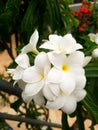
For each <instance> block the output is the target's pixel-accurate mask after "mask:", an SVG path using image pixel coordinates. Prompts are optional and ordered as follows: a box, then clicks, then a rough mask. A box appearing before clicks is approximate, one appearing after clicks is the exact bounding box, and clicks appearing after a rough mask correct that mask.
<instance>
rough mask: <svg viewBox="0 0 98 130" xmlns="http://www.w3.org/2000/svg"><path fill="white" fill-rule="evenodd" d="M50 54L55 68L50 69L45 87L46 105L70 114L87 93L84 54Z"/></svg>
mask: <svg viewBox="0 0 98 130" xmlns="http://www.w3.org/2000/svg"><path fill="white" fill-rule="evenodd" d="M48 56H49V60H50V62H51V63H52V65H53V68H52V69H51V70H50V71H49V73H48V76H47V84H46V85H45V86H44V88H43V94H44V96H45V97H46V99H47V104H46V106H47V107H48V108H50V109H62V110H63V111H64V112H66V113H68V114H70V113H72V112H74V110H75V109H76V106H77V102H78V101H81V100H82V99H83V98H84V97H85V95H86V91H85V90H84V87H85V84H86V77H85V71H84V69H83V65H84V61H85V57H84V54H83V53H82V52H80V51H76V52H73V53H71V54H70V55H69V56H66V55H63V54H59V55H58V54H52V53H48Z"/></svg>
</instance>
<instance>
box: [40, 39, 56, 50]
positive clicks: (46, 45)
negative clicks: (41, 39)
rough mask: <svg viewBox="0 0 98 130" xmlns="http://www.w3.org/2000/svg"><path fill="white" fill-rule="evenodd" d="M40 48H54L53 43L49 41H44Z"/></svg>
mask: <svg viewBox="0 0 98 130" xmlns="http://www.w3.org/2000/svg"><path fill="white" fill-rule="evenodd" d="M40 48H44V49H49V50H55V48H54V45H53V44H52V43H51V42H50V41H46V42H45V43H43V44H42V45H41V46H40Z"/></svg>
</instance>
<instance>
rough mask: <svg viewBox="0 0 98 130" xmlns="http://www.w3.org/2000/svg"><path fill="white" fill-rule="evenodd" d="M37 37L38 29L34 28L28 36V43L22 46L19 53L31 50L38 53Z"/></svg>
mask: <svg viewBox="0 0 98 130" xmlns="http://www.w3.org/2000/svg"><path fill="white" fill-rule="evenodd" d="M38 39H39V35H38V31H37V30H35V31H34V33H33V34H32V35H31V37H30V40H29V43H28V44H27V45H26V46H24V47H23V48H22V50H21V53H28V52H33V53H35V54H38V53H39V52H38V50H37V48H36V45H37V42H38Z"/></svg>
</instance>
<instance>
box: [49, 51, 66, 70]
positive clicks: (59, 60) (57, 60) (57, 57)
mask: <svg viewBox="0 0 98 130" xmlns="http://www.w3.org/2000/svg"><path fill="white" fill-rule="evenodd" d="M48 57H49V60H50V62H51V63H52V64H53V65H54V66H55V67H56V68H58V69H61V66H62V64H64V63H65V61H66V56H65V55H64V54H55V53H51V52H50V53H48Z"/></svg>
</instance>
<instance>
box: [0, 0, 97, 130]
mask: <svg viewBox="0 0 98 130" xmlns="http://www.w3.org/2000/svg"><path fill="white" fill-rule="evenodd" d="M0 2H1V4H0V6H1V10H0V30H1V32H0V43H1V45H2V46H0V49H1V50H4V49H7V51H8V54H9V55H10V57H11V58H12V60H13V63H12V64H11V65H10V66H9V67H8V68H7V73H8V74H9V81H10V82H8V81H7V82H6V81H4V80H0V83H1V84H0V90H2V91H4V92H8V93H9V94H14V95H16V96H17V97H18V100H17V101H16V102H14V103H13V104H11V107H12V108H13V109H15V110H16V111H17V112H20V116H19V117H18V116H14V117H13V116H12V115H6V114H3V113H0V119H1V120H3V119H13V120H18V121H20V124H21V122H26V128H27V129H34V130H37V129H39V130H41V129H47V130H51V129H52V127H58V128H61V129H62V130H66V129H67V130H74V129H75V130H76V128H78V129H79V130H85V126H84V121H85V120H86V119H90V120H91V121H92V123H91V126H90V128H91V130H93V129H94V126H95V125H96V124H97V123H98V101H97V99H98V94H97V90H98V83H97V82H98V81H97V78H98V34H97V29H98V28H97V19H96V17H97V16H98V13H97V11H96V10H97V4H96V3H93V4H92V3H90V2H88V1H84V0H83V2H82V4H83V5H82V7H80V9H79V10H77V11H76V12H73V10H71V8H69V4H70V3H72V1H71V0H70V1H65V0H50V1H49V0H39V1H37V0H26V1H25V0H13V1H12V0H8V1H3V0H1V1H0ZM92 18H93V19H94V21H92ZM81 20H83V21H81ZM88 21H89V23H88ZM90 26H91V27H92V28H91V30H90ZM80 28H82V30H81V29H80ZM81 31H82V32H81ZM13 33H14V34H15V40H16V51H17V56H16V57H14V56H13V52H12V41H11V35H12V34H13ZM13 86H14V87H13ZM20 106H22V107H23V109H25V113H23V112H21V111H20V109H19V107H20ZM50 109H52V110H54V111H55V110H60V111H61V112H62V115H61V116H62V121H61V122H62V124H61V125H59V124H54V123H50V122H48V121H49V120H48V112H49V110H50ZM22 116H25V117H26V118H23V117H22ZM69 116H70V117H76V122H75V123H74V124H73V126H71V127H70V126H69V124H68V117H69ZM10 117H11V118H10ZM41 120H45V121H46V122H45V121H41ZM3 123H4V120H3ZM20 124H19V125H20ZM42 125H43V126H45V127H42Z"/></svg>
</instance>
